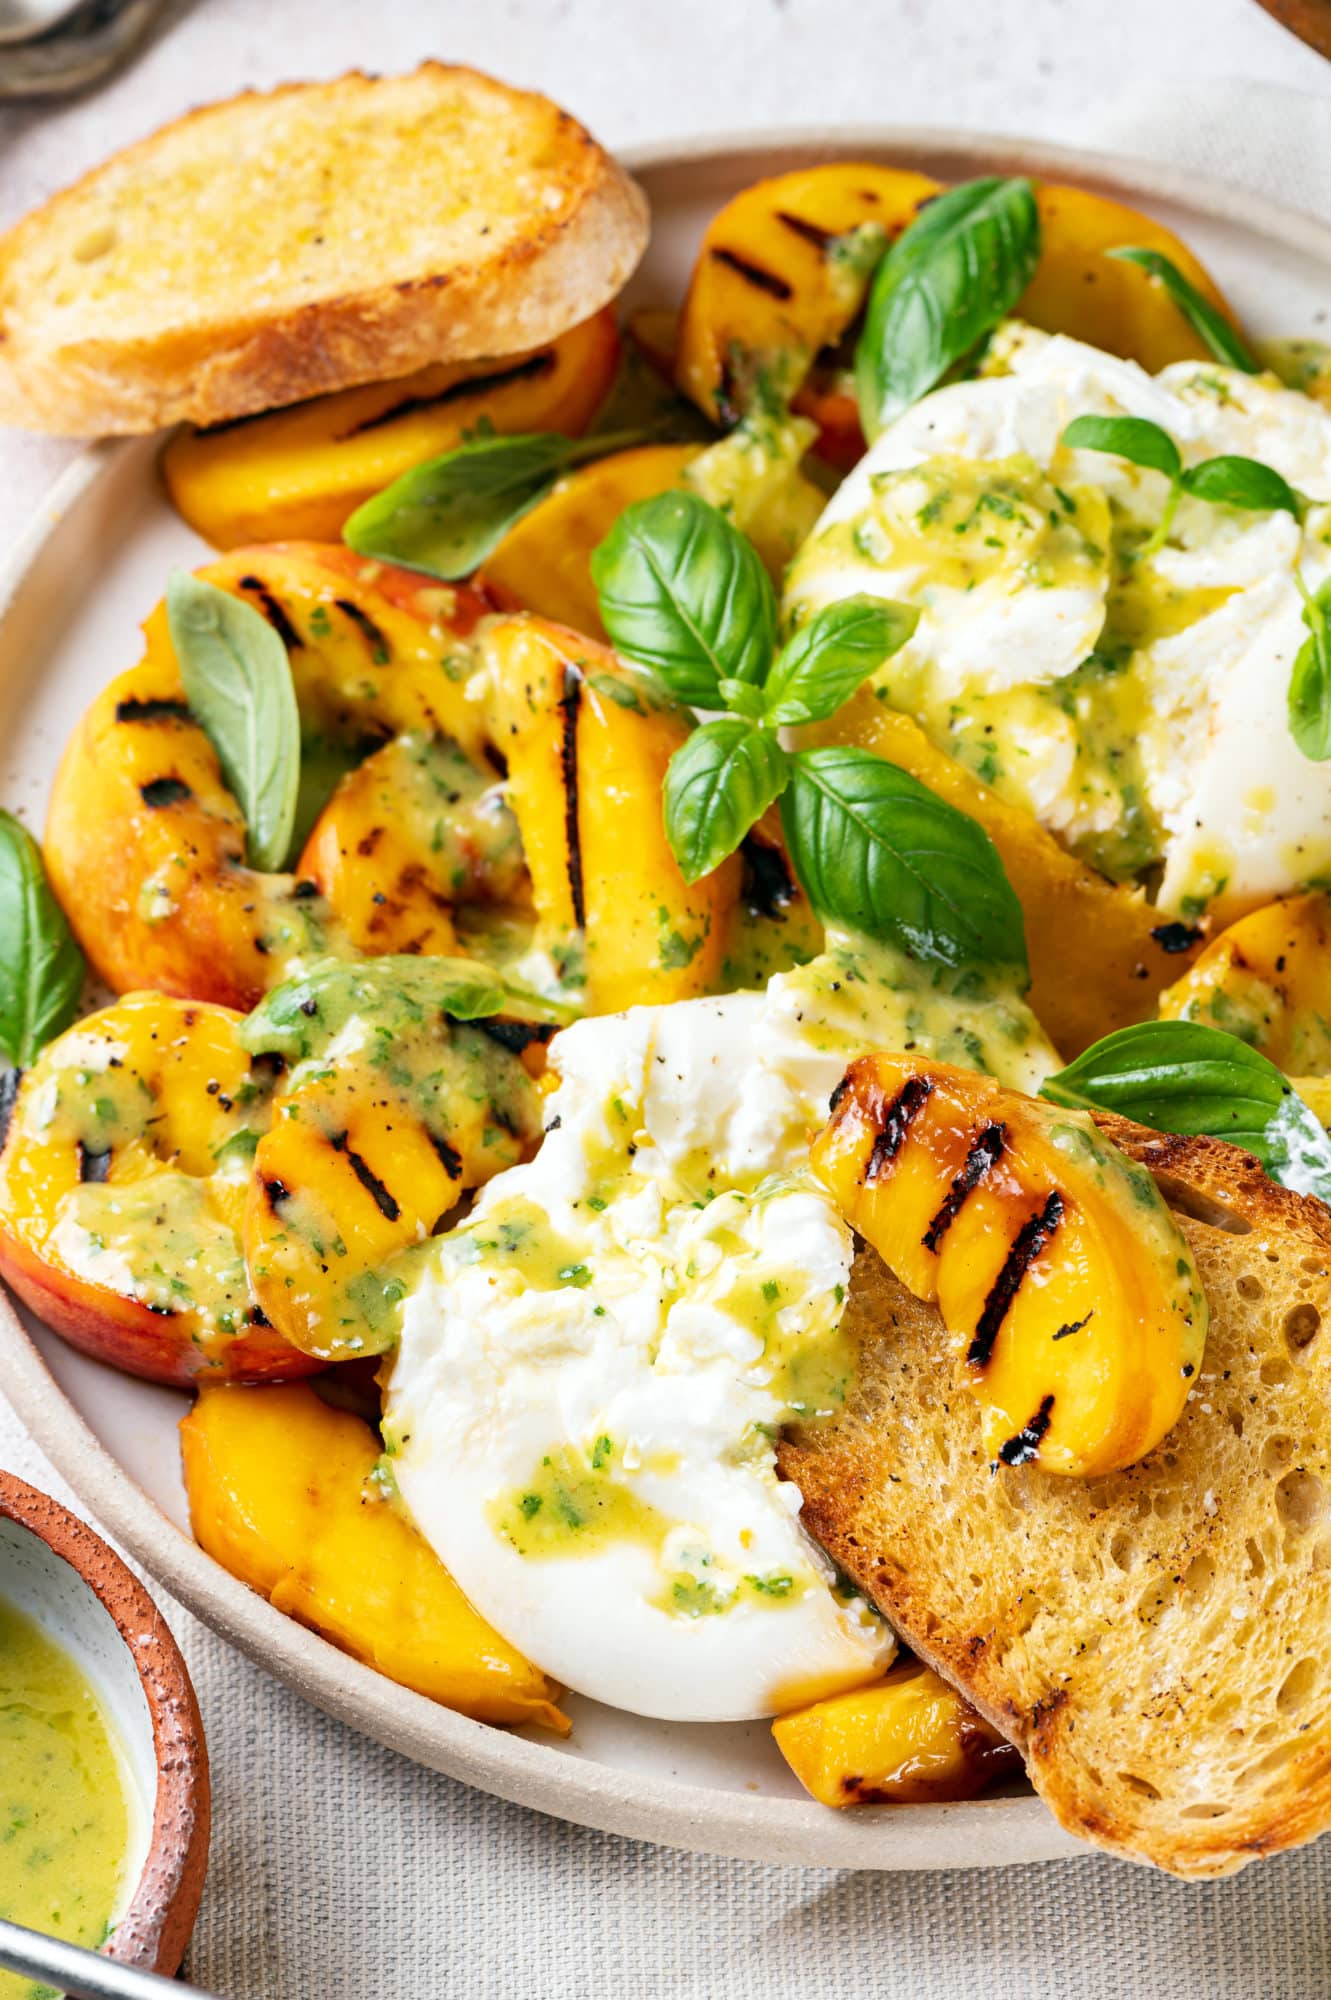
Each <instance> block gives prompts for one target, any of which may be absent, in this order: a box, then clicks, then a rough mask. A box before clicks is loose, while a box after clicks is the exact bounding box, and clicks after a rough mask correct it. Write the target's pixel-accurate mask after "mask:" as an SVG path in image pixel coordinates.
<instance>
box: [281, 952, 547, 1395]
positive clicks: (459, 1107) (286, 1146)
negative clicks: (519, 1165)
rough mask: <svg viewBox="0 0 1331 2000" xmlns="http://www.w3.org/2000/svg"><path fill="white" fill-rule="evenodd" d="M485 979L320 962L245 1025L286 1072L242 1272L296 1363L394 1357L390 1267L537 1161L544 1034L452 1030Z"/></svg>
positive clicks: (453, 967)
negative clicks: (465, 995) (496, 1184)
mask: <svg viewBox="0 0 1331 2000" xmlns="http://www.w3.org/2000/svg"><path fill="white" fill-rule="evenodd" d="M478 977H479V978H481V979H482V980H484V979H487V978H488V975H487V974H486V972H485V970H484V968H483V967H479V966H477V965H475V964H474V963H472V962H470V961H465V960H449V959H440V958H378V959H372V960H369V961H367V962H365V963H364V964H362V965H348V964H344V963H341V962H339V961H336V960H330V961H327V962H325V963H324V964H323V965H321V966H316V967H315V968H313V969H312V970H311V972H310V973H309V974H307V975H306V976H304V977H303V978H300V979H296V980H292V981H291V982H289V983H288V984H287V985H285V986H282V987H279V988H278V989H277V991H276V992H274V993H271V994H270V995H269V996H268V998H267V1000H265V1001H264V1003H263V1005H262V1006H260V1007H259V1008H257V1009H256V1010H255V1012H254V1013H253V1014H252V1015H251V1016H250V1018H249V1020H248V1021H247V1022H246V1023H245V1026H244V1029H243V1031H242V1034H243V1039H244V1042H245V1045H246V1047H247V1048H248V1049H249V1050H250V1051H251V1052H252V1053H253V1054H254V1055H255V1056H268V1057H270V1058H278V1059H280V1060H281V1061H282V1062H283V1063H286V1064H289V1065H291V1069H290V1074H289V1076H288V1077H287V1079H286V1081H285V1084H284V1086H283V1089H282V1091H281V1094H280V1095H279V1096H278V1097H277V1099H276V1100H275V1102H274V1105H273V1120H272V1124H271V1127H270V1129H269V1130H268V1131H267V1132H266V1133H265V1134H264V1136H263V1137H262V1138H261V1139H260V1141H259V1146H258V1150H257V1152H256V1154H255V1159H254V1171H253V1176H252V1179H251V1185H250V1189H249V1196H248V1201H247V1204H246V1210H245V1232H244V1233H245V1256H246V1261H247V1263H248V1266H249V1272H250V1278H251V1282H252V1283H253V1286H254V1292H255V1296H256V1298H257V1299H258V1300H259V1303H260V1304H261V1305H262V1307H263V1310H264V1311H265V1313H266V1314H267V1315H268V1317H269V1319H270V1320H271V1321H272V1323H273V1325H274V1326H275V1327H277V1328H279V1329H280V1330H281V1332H282V1333H283V1334H284V1335H285V1336H286V1337H287V1339H288V1340H290V1341H291V1342H292V1344H293V1345H294V1346H296V1347H299V1348H300V1349H302V1350H303V1351H304V1352H305V1353H308V1354H313V1355H317V1356H318V1357H319V1358H320V1359H322V1360H325V1361H337V1360H345V1359H347V1358H348V1357H350V1356H352V1355H357V1354H374V1353H378V1352H381V1351H382V1350H383V1349H384V1348H385V1347H387V1346H390V1345H391V1344H392V1342H393V1340H394V1339H395V1338H396V1323H395V1317H394V1313H393V1307H394V1306H395V1305H396V1304H397V1302H398V1300H399V1299H400V1298H401V1297H402V1295H403V1285H402V1281H401V1277H400V1275H399V1274H398V1273H397V1272H396V1271H395V1270H394V1269H393V1268H392V1267H391V1264H390V1260H391V1259H393V1258H395V1257H396V1256H397V1255H398V1253H399V1252H401V1251H404V1250H408V1249H410V1248H411V1246H412V1245H414V1244H417V1243H421V1242H423V1241H424V1240H425V1239H426V1238H427V1237H428V1236H429V1235H430V1234H431V1232H432V1231H433V1230H434V1229H435V1227H436V1225H437V1224H438V1223H439V1222H440V1221H442V1219H443V1218H444V1217H445V1216H446V1215H448V1213H449V1212H450V1210H452V1209H453V1208H454V1207H455V1206H456V1204H457V1201H458V1199H459V1197H460V1196H461V1195H463V1194H465V1193H467V1192H468V1191H469V1190H471V1189H472V1188H476V1187H480V1186H481V1185H482V1183H483V1182H485V1181H487V1180H490V1179H491V1178H492V1177H493V1176H494V1175H495V1174H497V1173H499V1172H501V1171H502V1169H503V1168H505V1167H511V1166H513V1165H514V1164H515V1163H516V1162H517V1161H518V1160H520V1159H522V1158H523V1157H524V1156H526V1155H528V1154H530V1153H531V1152H533V1151H534V1150H535V1147H536V1143H537V1140H538V1138H539V1135H540V1129H541V1118H540V1095H539V1092H538V1091H537V1089H536V1087H535V1084H534V1083H533V1080H532V1077H531V1075H530V1074H529V1070H528V1068H527V1066H526V1065H525V1064H524V1062H523V1060H522V1057H523V1054H524V1052H526V1051H527V1050H528V1049H529V1048H531V1047H533V1046H534V1047H535V1048H536V1049H537V1050H539V1049H540V1048H542V1047H543V1045H544V1043H545V1042H546V1041H547V1040H548V1039H549V1037H550V1035H551V1034H552V1033H553V1028H552V1025H551V1024H550V1022H549V1021H548V1020H547V1021H540V1020H529V1021H518V1020H511V1019H508V1018H504V1019H499V1020H495V1019H485V1020H477V1021H465V1022H464V1021H458V1020H455V1019H453V1018H451V1017H450V1015H449V1012H448V1008H449V1004H450V1000H451V1001H452V1003H453V1004H454V1005H455V1006H456V1005H458V1004H459V1003H458V1000H457V994H458V991H459V985H460V986H461V990H462V991H464V992H465V991H466V990H467V989H468V987H469V986H472V987H474V984H475V981H476V979H477V978H478Z"/></svg>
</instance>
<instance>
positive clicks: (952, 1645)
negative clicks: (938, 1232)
mask: <svg viewBox="0 0 1331 2000" xmlns="http://www.w3.org/2000/svg"><path fill="white" fill-rule="evenodd" d="M1097 1123H1098V1124H1099V1125H1100V1126H1101V1127H1102V1129H1103V1130H1105V1131H1106V1132H1107V1134H1108V1135H1109V1137H1111V1138H1112V1139H1114V1140H1115V1141H1116V1142H1117V1143H1118V1144H1119V1145H1120V1146H1122V1147H1123V1148H1124V1150H1125V1151H1126V1152H1128V1153H1129V1154H1130V1155H1131V1156H1132V1157H1133V1158H1134V1159H1137V1160H1139V1161H1141V1162H1142V1164H1143V1165H1145V1166H1146V1167H1148V1168H1149V1169H1150V1171H1151V1172H1152V1173H1153V1174H1154V1176H1155V1178H1156V1180H1157V1183H1158V1184H1159V1186H1160V1188H1161V1190H1162V1192H1163V1193H1164V1195H1165V1198H1166V1200H1167V1201H1168V1202H1169V1204H1170V1206H1171V1208H1172V1209H1173V1210H1174V1212H1175V1215H1176V1217H1177V1219H1178V1222H1179V1226H1180V1228H1181V1229H1182V1231H1183V1233H1184V1235H1185V1236H1186V1237H1187V1239H1188V1242H1189V1243H1190V1245H1191V1246H1192V1249H1193V1251H1194V1253H1195V1255H1196V1258H1197V1263H1198V1266H1199V1269H1200V1272H1201V1276H1202V1280H1203V1284H1204V1286H1205V1290H1206V1294H1207V1298H1208V1301H1209V1304H1210V1309H1211V1324H1210V1332H1209V1336H1208V1341H1207V1348H1206V1355H1205V1359H1204V1361H1203V1363H1202V1367H1201V1369H1200V1371H1199V1375H1198V1380H1197V1383H1196V1386H1195V1389H1194V1391H1193V1393H1192V1395H1191V1397H1190V1398H1189V1401H1188V1403H1187V1405H1186V1408H1185V1410H1184V1414H1183V1416H1182V1417H1181V1418H1180V1420H1179V1421H1178V1423H1177V1424H1176V1425H1175V1427H1174V1429H1173V1430H1172V1431H1171V1432H1170V1433H1169V1435H1168V1436H1167V1437H1166V1438H1165V1440H1164V1442H1163V1444H1162V1445H1160V1446H1159V1447H1158V1448H1157V1449H1156V1450H1155V1451H1154V1452H1152V1453H1151V1454H1150V1456H1149V1457H1147V1458H1145V1459H1143V1460H1142V1461H1141V1462H1140V1463H1139V1464H1137V1465H1134V1466H1131V1467H1130V1468H1129V1469H1128V1470H1126V1471H1123V1472H1116V1473H1112V1474H1109V1475H1107V1476H1105V1477H1101V1478H1097V1479H1088V1480H1082V1479H1074V1478H1066V1477H1058V1476H1055V1475H1052V1474H1049V1473H1046V1472H1042V1471H1040V1470H1039V1469H1038V1468H1036V1467H1035V1466H1031V1465H1023V1466H1016V1467H1011V1468H1009V1467H1002V1468H1000V1469H999V1470H998V1471H997V1472H995V1471H993V1470H992V1469H991V1467H990V1463H989V1460H988V1457H987V1455H986V1453H985V1451H984V1449H983V1447H982V1445H981V1440H980V1411H979V1407H978V1405H977V1403H976V1401H975V1399H974V1397H973V1396H972V1395H971V1394H970V1392H969V1391H968V1390H967V1389H966V1388H965V1387H964V1386H962V1385H961V1384H960V1383H959V1382H958V1381H957V1378H956V1372H955V1359H954V1350H953V1345H952V1343H951V1341H950V1339H949V1337H948V1335H947V1333H946V1332H945V1330H944V1327H943V1324H942V1322H941V1320H940V1318H939V1315H938V1313H937V1311H936V1309H935V1308H934V1307H932V1306H926V1305H922V1304H920V1303H919V1301H917V1300H916V1299H915V1298H913V1297H912V1296H911V1294H910V1293H909V1292H907V1291H906V1290H905V1288H904V1287H903V1286H902V1285H900V1284H899V1283H898V1282H897V1281H896V1279H894V1278H893V1277H892V1276H891V1275H890V1273H889V1272H888V1271H887V1270H886V1269H885V1267H884V1266H883V1265H882V1264H881V1263H880V1261H879V1260H878V1258H877V1257H876V1256H875V1255H874V1254H873V1252H872V1251H870V1250H868V1249H864V1250H862V1251H861V1252H860V1254H859V1256H858V1258H857V1261H856V1266H855V1272H854V1279H853V1283H852V1286H851V1292H850V1299H849V1303H848V1306H847V1316H846V1320H845V1322H844V1323H845V1325H846V1327H847V1330H848V1331H849V1333H850V1335H851V1337H852V1339H853V1341H854V1344H855V1347H856V1349H857V1352H858V1358H859V1373H858V1379H857V1382H856V1385H855V1387H854V1389H853V1390H852V1392H851V1394H850V1396H849V1398H848V1400H847V1403H846V1405H845V1408H844V1409H843V1410H842V1411H841V1412H840V1413H839V1414H838V1415H837V1416H836V1417H834V1418H832V1419H830V1420H829V1421H827V1422H826V1423H824V1424H821V1425H817V1426H811V1427H809V1428H808V1429H807V1430H805V1431H803V1432H796V1433H793V1434H791V1435H790V1436H788V1437H787V1438H786V1439H785V1440H784V1441H783V1443H782V1445H781V1448H780V1463H781V1469H782V1471H783V1473H784V1474H785V1476H786V1477H788V1478H790V1479H793V1480H795V1481H796V1482H797V1483H798V1485H799V1486H800V1488H801V1491H802V1493H803V1495H804V1511H803V1520H804V1523H805V1526H806V1527H807V1528H808V1529H809V1530H810V1532H811V1533H812V1534H813V1535H814V1536H815V1537H816V1539H817V1540H818V1541H819V1542H820V1543H821V1544H822V1545H823V1547H824V1548H825V1549H826V1550H827V1551H828V1553H829V1554H830V1555H831V1556H832V1557H833V1559H834V1560H835V1561H836V1562H837V1563H838V1564H840V1566H841V1567H842V1568H843V1569H844V1570H845V1571H846V1572H847V1574H848V1575H849V1576H850V1577H852V1578H853V1580H854V1581H855V1583H856V1584H858V1585H859V1586H860V1588H861V1589H862V1590H864V1591H865V1592H866V1593H867V1595H868V1596H869V1597H871V1598H872V1599H873V1600H874V1602H875V1603H876V1604H877V1605H878V1606H879V1608H880V1610H881V1611H882V1612H883V1613H884V1615H885V1616H886V1617H887V1618H888V1619H889V1620H890V1621H891V1623H892V1624H893V1625H894V1626H895V1627H896V1629H897V1630H898V1631H899V1632H900V1633H901V1634H902V1635H903V1637H904V1638H905V1639H906V1640H907V1642H908V1643H909V1644H910V1645H911V1646H912V1647H913V1649H914V1650H915V1651H916V1652H917V1653H918V1654H919V1655H920V1656H921V1657H922V1658H923V1659H925V1660H926V1661H928V1663H929V1664H930V1665H931V1666H933V1667H935V1668H936V1669H937V1670H938V1671H939V1672H940V1673H942V1674H943V1675H945V1676H946V1678H947V1679H949V1680H950V1681H952V1682H953V1683H954V1684H955V1685H956V1686H957V1687H958V1688H959V1689H960V1690H961V1691H962V1693H963V1694H965V1695H966V1696H967V1697H968V1698H969V1700H970V1701H972V1702H973V1703H974V1705H975V1706H976V1708H978V1709H979V1710H980V1712H981V1713H982V1714H983V1715H986V1716H987V1717H988V1718H989V1719H990V1721H992V1722H993V1723H995V1724H996V1725H997V1726H998V1727H999V1728H1000V1729H1002V1731H1003V1732H1004V1734H1005V1735H1007V1736H1008V1737H1010V1738H1011V1740H1012V1741H1013V1742H1014V1743H1016V1744H1017V1746H1018V1748H1019V1749H1020V1750H1021V1751H1022V1753H1023V1755H1024V1756H1025V1758H1026V1763H1027V1769H1028V1772H1029V1775H1030V1778H1031V1781H1032V1783H1033V1784H1034V1785H1035V1788H1036V1790H1037V1791H1038V1792H1039V1793H1040V1795H1041V1796H1042V1797H1043V1798H1044V1799H1045V1801H1046V1803H1047V1804H1048V1805H1049V1807H1050V1808H1051V1810H1052V1811H1053V1812H1054V1814H1055V1816H1056V1817H1057V1818H1058V1819H1059V1821H1060V1822H1061V1823H1062V1824H1063V1825H1064V1826H1066V1827H1067V1828H1068V1829H1069V1830H1070V1831H1072V1832H1073V1833H1076V1834H1079V1835H1081V1836H1082V1837H1083V1838H1085V1839H1087V1840H1089V1841H1093V1842H1094V1843H1096V1844H1097V1845H1098V1846H1101V1847H1105V1848H1109V1849H1111V1850H1113V1851H1114V1852H1117V1853H1119V1854H1122V1855H1125V1856H1128V1857H1130V1858H1131V1859H1133V1860H1137V1861H1146V1862H1153V1863H1155V1864H1156V1865H1157V1866H1159V1867H1161V1868H1165V1869H1168V1870H1170V1871H1171V1872H1172V1873H1174V1874H1177V1875H1185V1876H1209V1875H1223V1874H1227V1873H1230V1872H1231V1871H1233V1870H1234V1869H1237V1868H1240V1867H1242V1866H1243V1865H1244V1864H1245V1863H1246V1862H1248V1861H1251V1860H1252V1859H1254V1858H1255V1857H1256V1856H1257V1855H1260V1854H1266V1853H1270V1852H1273V1851H1275V1850H1278V1849H1281V1848H1287V1847H1292V1846H1295V1845H1296V1844H1298V1843H1299V1842H1301V1841H1304V1840H1308V1839H1311V1838H1312V1837H1313V1836H1314V1835H1315V1834H1318V1833H1320V1832H1321V1831H1322V1830H1323V1829H1324V1828H1325V1827H1327V1826H1329V1825H1331V1211H1328V1210H1327V1208H1326V1207H1324V1205H1323V1204H1322V1203H1321V1202H1318V1201H1314V1200H1311V1199H1306V1198H1304V1197H1302V1196H1300V1195H1296V1194H1291V1193H1289V1192H1288V1191H1287V1190H1286V1189H1284V1188H1281V1187H1277V1186H1276V1185H1275V1184H1274V1183H1273V1182H1271V1181H1269V1180H1268V1179H1267V1178H1266V1176H1265V1175H1264V1174H1263V1173H1262V1171H1261V1170H1260V1168H1259V1167H1258V1166H1257V1165H1256V1163H1255V1162H1254V1161H1253V1160H1252V1159H1251V1158H1250V1157H1249V1156H1248V1155H1247V1154H1246V1153H1242V1152H1239V1151H1238V1150H1237V1149H1236V1148H1234V1147H1231V1146H1227V1145H1224V1144H1221V1143H1220V1142H1218V1141H1216V1140H1209V1139H1181V1138H1175V1137H1172V1136H1165V1135H1161V1134H1159V1133H1155V1132H1148V1131H1146V1130H1144V1129H1143V1128H1142V1127H1140V1126H1135V1125H1131V1124H1128V1123H1127V1122H1126V1121H1124V1120H1121V1119H1117V1118H1113V1117H1100V1118H1097Z"/></svg>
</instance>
